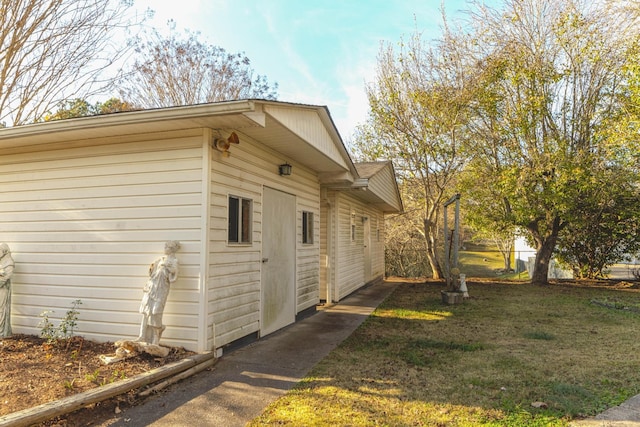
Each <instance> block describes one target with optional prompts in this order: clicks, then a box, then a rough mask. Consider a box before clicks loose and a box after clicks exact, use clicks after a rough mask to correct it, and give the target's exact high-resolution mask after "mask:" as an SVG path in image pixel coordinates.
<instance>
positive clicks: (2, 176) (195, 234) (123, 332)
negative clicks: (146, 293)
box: [0, 131, 202, 349]
mask: <svg viewBox="0 0 640 427" xmlns="http://www.w3.org/2000/svg"><path fill="white" fill-rule="evenodd" d="M180 135H181V134H179V133H167V134H166V135H151V136H146V137H145V140H143V141H136V140H135V138H134V137H127V138H126V140H125V138H123V139H121V140H120V141H109V140H101V141H94V143H93V145H91V146H89V144H88V143H82V144H77V145H78V146H77V148H70V149H64V150H56V151H40V152H31V153H28V154H12V155H6V156H2V158H0V188H1V189H2V190H1V191H0V236H1V238H2V240H4V241H5V242H7V243H8V244H9V246H10V247H11V250H12V252H13V256H14V259H15V262H16V269H15V273H14V276H13V280H12V282H13V304H12V308H13V310H12V324H13V328H14V332H18V333H33V334H38V333H39V329H38V326H37V325H38V322H39V321H40V317H39V315H40V314H41V313H42V312H43V311H45V310H53V311H54V313H51V314H50V318H51V319H52V320H53V321H54V323H57V322H58V321H59V319H60V318H61V317H62V316H64V313H65V312H66V311H67V310H68V309H69V308H70V307H71V302H72V301H74V300H76V299H80V300H82V305H80V307H79V311H80V315H79V320H78V334H81V335H83V336H85V337H86V338H89V339H96V340H99V341H105V340H113V338H114V337H123V338H135V337H137V335H138V329H139V324H140V320H141V315H140V314H139V313H138V307H139V303H140V299H141V297H142V288H143V286H144V283H145V281H146V279H147V275H148V268H149V264H150V263H151V262H152V261H154V260H155V259H156V258H158V257H159V256H161V255H162V254H163V251H164V242H165V241H167V240H179V241H181V242H182V249H181V250H180V251H179V253H178V259H179V261H180V275H179V278H178V280H177V281H176V282H175V283H174V284H173V286H172V289H171V291H170V293H169V299H168V301H167V305H166V307H165V311H164V317H163V322H164V323H165V325H166V326H167V329H166V331H165V333H164V335H163V342H165V343H166V344H168V345H178V346H184V347H186V348H190V349H195V347H196V337H197V326H198V322H197V313H198V308H197V306H198V283H199V279H198V278H199V265H198V251H199V239H200V233H201V226H202V222H201V218H200V212H201V202H202V197H201V195H200V193H199V192H200V189H201V186H200V181H201V170H200V167H201V141H202V137H201V132H200V131H197V132H191V133H189V134H184V133H183V134H182V135H185V136H180ZM162 138H164V139H162ZM115 142H118V143H115Z"/></svg>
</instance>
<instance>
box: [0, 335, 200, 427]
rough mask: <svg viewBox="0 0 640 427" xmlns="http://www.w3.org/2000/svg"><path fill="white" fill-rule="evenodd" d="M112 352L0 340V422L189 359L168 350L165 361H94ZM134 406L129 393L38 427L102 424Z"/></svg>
mask: <svg viewBox="0 0 640 427" xmlns="http://www.w3.org/2000/svg"><path fill="white" fill-rule="evenodd" d="M114 351H115V347H114V345H113V343H97V342H94V341H88V340H84V339H83V338H82V337H73V338H71V339H69V340H67V341H59V342H55V343H48V342H47V340H45V339H42V338H39V337H36V336H33V335H20V334H17V335H14V336H12V337H9V338H3V339H0V416H2V415H7V414H10V413H12V412H16V411H20V410H23V409H27V408H31V407H34V406H37V405H40V404H42V403H46V402H51V401H54V400H57V399H61V398H63V397H67V396H70V395H73V394H76V393H80V392H83V391H86V390H89V389H92V388H95V387H100V386H102V385H105V384H110V383H113V382H115V381H120V380H123V379H125V378H131V377H133V376H135V375H138V374H140V373H143V372H147V371H149V370H151V369H155V368H158V367H160V366H163V365H165V364H168V363H172V362H175V361H178V360H181V359H184V358H185V357H188V356H191V355H193V354H194V353H192V352H189V351H186V350H185V349H183V348H172V349H171V352H170V353H169V355H168V356H167V357H166V358H164V359H160V358H154V357H152V356H149V355H140V356H136V357H133V358H130V359H127V360H125V361H121V362H117V363H114V364H111V365H104V364H103V363H102V362H101V361H100V359H99V356H100V355H102V354H106V355H113V354H114ZM135 403H136V396H135V392H130V393H128V394H125V395H123V396H118V397H115V398H113V399H110V400H109V401H105V402H101V403H96V404H94V405H92V406H90V407H89V408H86V409H82V410H80V411H76V412H75V413H73V414H69V415H68V416H64V417H60V418H58V419H55V420H52V421H50V422H47V423H45V424H43V425H48V426H53V425H56V426H58V425H59V426H81V425H90V424H91V420H93V419H103V418H105V417H106V416H108V415H111V414H114V412H117V411H118V410H119V409H125V408H126V407H128V406H131V405H133V404H135ZM116 408H119V409H116Z"/></svg>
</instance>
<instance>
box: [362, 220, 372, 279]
mask: <svg viewBox="0 0 640 427" xmlns="http://www.w3.org/2000/svg"><path fill="white" fill-rule="evenodd" d="M363 228H364V239H363V244H364V248H363V249H364V281H365V282H367V281H369V279H371V224H370V221H369V218H368V217H365V219H364V227H363Z"/></svg>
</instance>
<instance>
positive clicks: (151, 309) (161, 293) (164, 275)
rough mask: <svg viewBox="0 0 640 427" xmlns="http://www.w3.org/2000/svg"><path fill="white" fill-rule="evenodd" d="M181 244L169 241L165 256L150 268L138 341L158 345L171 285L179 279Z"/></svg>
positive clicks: (142, 305)
mask: <svg viewBox="0 0 640 427" xmlns="http://www.w3.org/2000/svg"><path fill="white" fill-rule="evenodd" d="M178 249H180V242H177V241H175V240H171V241H168V242H167V243H166V244H165V246H164V256H162V257H160V258H158V259H157V260H155V261H154V262H153V263H152V264H151V266H150V267H149V280H147V283H146V285H145V286H144V289H143V291H144V294H143V296H142V302H141V303H140V313H142V324H141V325H140V336H139V337H138V339H137V340H136V341H138V342H145V343H149V344H154V345H158V343H159V342H160V337H161V336H162V332H163V331H164V329H165V327H164V326H163V325H162V313H163V311H164V305H165V304H166V302H167V296H168V295H169V288H170V286H171V283H173V282H175V281H176V279H177V278H178V259H177V258H176V252H177V251H178Z"/></svg>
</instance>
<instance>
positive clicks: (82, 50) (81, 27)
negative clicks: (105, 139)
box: [0, 0, 135, 126]
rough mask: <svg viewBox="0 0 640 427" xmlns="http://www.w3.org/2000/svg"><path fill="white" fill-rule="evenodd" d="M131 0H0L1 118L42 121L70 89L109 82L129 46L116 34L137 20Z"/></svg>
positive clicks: (89, 90)
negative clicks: (110, 72)
mask: <svg viewBox="0 0 640 427" xmlns="http://www.w3.org/2000/svg"><path fill="white" fill-rule="evenodd" d="M130 6H131V2H130V1H113V0H75V1H66V0H10V1H9V0H2V1H0V88H2V89H1V90H0V123H3V124H5V125H9V126H11V125H20V124H24V123H30V122H35V121H39V120H40V119H42V117H43V116H44V115H45V114H46V112H47V111H49V110H50V109H51V107H52V106H54V105H56V104H58V103H59V102H61V101H62V100H64V99H69V98H70V95H72V94H73V96H80V97H83V98H84V97H87V96H89V95H91V94H93V93H96V92H98V91H101V90H102V89H104V88H105V86H107V85H108V84H109V83H110V79H109V78H107V77H105V75H106V73H105V72H106V71H107V70H110V69H112V68H113V67H114V66H116V65H117V63H118V61H119V60H120V59H122V58H123V56H124V54H125V53H126V52H127V50H128V46H127V45H126V43H122V44H121V45H118V44H115V43H114V42H113V40H114V39H116V37H117V36H118V35H120V34H122V33H123V32H125V31H126V30H128V29H129V28H131V27H132V26H133V25H134V24H135V22H133V21H131V20H130V19H129V18H128V16H127V10H128V9H129V8H130Z"/></svg>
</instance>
